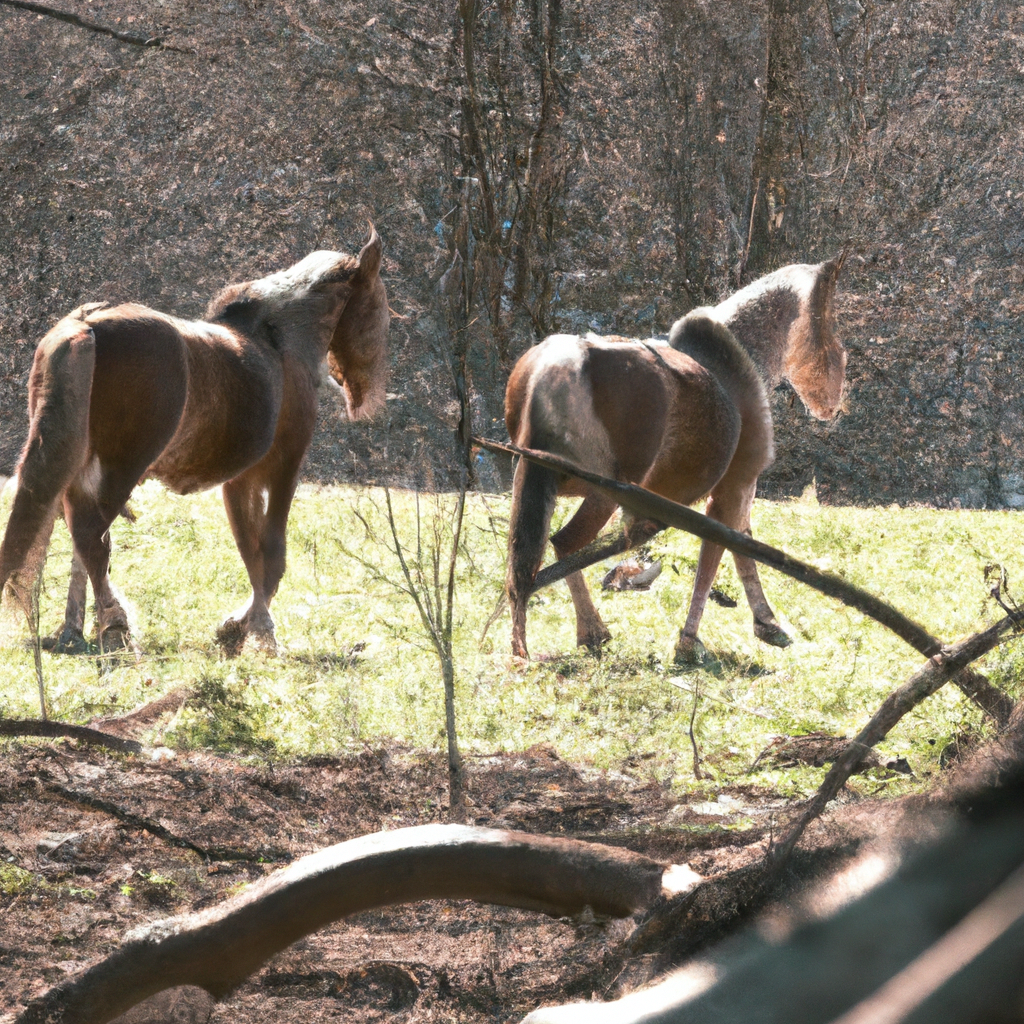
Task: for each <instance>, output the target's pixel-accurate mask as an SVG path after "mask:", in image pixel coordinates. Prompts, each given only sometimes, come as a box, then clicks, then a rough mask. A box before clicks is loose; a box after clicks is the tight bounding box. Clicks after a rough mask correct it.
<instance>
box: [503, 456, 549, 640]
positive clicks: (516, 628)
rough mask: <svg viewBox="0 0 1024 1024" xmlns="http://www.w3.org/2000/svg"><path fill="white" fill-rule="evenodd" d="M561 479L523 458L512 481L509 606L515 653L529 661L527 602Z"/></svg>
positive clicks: (509, 541) (542, 553) (542, 551)
mask: <svg viewBox="0 0 1024 1024" xmlns="http://www.w3.org/2000/svg"><path fill="white" fill-rule="evenodd" d="M557 493H558V476H557V474H555V473H553V472H552V471H551V470H549V469H544V468H543V467H541V466H538V465H536V464H535V463H532V462H527V461H526V459H520V460H519V465H518V466H517V467H516V475H515V479H514V480H513V482H512V511H511V513H510V515H509V528H508V578H507V587H508V603H509V607H510V608H511V610H512V654H513V656H515V657H517V658H529V656H530V654H529V651H528V650H527V648H526V602H527V601H528V600H529V597H530V589H531V587H532V585H533V579H534V577H535V576H536V575H537V570H538V569H539V568H540V563H541V561H542V560H543V558H544V548H545V547H546V546H547V542H548V526H549V525H550V523H551V514H552V513H553V512H554V509H555V496H556V494H557Z"/></svg>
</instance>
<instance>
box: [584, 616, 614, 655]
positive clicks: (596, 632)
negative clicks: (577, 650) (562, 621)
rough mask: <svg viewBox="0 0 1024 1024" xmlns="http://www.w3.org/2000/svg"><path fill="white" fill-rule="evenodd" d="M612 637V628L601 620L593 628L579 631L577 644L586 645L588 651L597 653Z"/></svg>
mask: <svg viewBox="0 0 1024 1024" xmlns="http://www.w3.org/2000/svg"><path fill="white" fill-rule="evenodd" d="M611 638H612V633H611V630H610V629H609V628H608V627H607V626H606V625H605V624H604V623H603V622H601V623H599V624H598V625H597V626H596V627H594V628H592V629H587V630H583V631H577V633H576V646H577V647H586V648H587V650H588V651H593V652H594V653H595V654H597V653H598V652H599V651H600V650H601V648H602V647H604V645H605V644H606V643H608V641H609V640H611Z"/></svg>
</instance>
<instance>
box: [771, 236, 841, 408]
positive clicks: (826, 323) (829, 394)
mask: <svg viewBox="0 0 1024 1024" xmlns="http://www.w3.org/2000/svg"><path fill="white" fill-rule="evenodd" d="M845 259H846V252H845V250H844V251H843V252H842V253H841V254H840V255H839V256H837V257H836V258H835V259H831V260H827V261H826V262H825V263H819V264H818V265H817V266H815V267H808V268H807V269H808V270H809V271H810V273H811V275H812V281H811V285H810V288H809V289H808V290H807V292H806V297H805V299H804V301H803V302H802V303H801V305H802V307H803V308H802V309H801V312H800V316H798V317H797V319H796V320H795V321H794V322H793V325H792V327H791V329H790V342H789V346H788V349H787V351H786V356H785V369H784V372H785V376H786V377H787V378H788V380H789V382H790V384H792V385H793V388H794V389H795V391H796V393H797V394H798V395H799V396H800V398H801V400H802V401H803V403H804V405H805V406H806V407H807V411H808V412H809V413H810V414H811V415H812V416H814V417H815V418H816V419H819V420H830V419H833V418H834V417H835V415H836V414H837V413H838V412H839V410H840V409H841V408H842V403H843V385H844V383H845V381H846V349H845V348H844V347H843V345H842V342H840V341H839V340H838V339H837V338H836V336H835V334H834V332H833V330H832V324H833V319H834V318H833V303H834V300H835V294H836V281H837V280H838V278H839V272H840V271H841V270H842V268H843V263H844V261H845Z"/></svg>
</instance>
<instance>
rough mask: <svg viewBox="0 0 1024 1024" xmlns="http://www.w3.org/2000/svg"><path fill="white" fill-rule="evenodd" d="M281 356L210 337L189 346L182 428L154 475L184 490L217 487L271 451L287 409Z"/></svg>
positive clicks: (159, 460)
mask: <svg viewBox="0 0 1024 1024" xmlns="http://www.w3.org/2000/svg"><path fill="white" fill-rule="evenodd" d="M281 378H282V374H281V367H280V361H279V360H276V359H275V358H274V357H273V356H270V355H266V354H264V353H261V352H259V351H248V350H246V349H241V350H238V349H236V348H233V347H231V346H227V345H221V344H218V343H216V339H214V341H213V342H211V341H210V340H205V341H204V343H203V344H202V345H200V346H197V345H195V344H191V343H190V345H189V392H188V400H187V402H186V404H185V409H184V412H183V414H182V416H181V420H180V423H179V425H178V429H177V431H176V432H175V434H174V436H173V438H171V441H170V443H169V444H168V445H167V447H166V448H165V449H164V451H163V452H162V453H161V454H160V457H159V458H158V459H156V460H155V461H154V463H153V464H152V466H151V467H150V471H149V472H150V475H151V476H155V477H157V478H158V479H159V480H161V481H163V483H164V484H166V485H167V486H168V487H169V488H171V489H172V490H174V491H177V492H178V493H179V494H188V493H191V492H193V491H199V490H205V489H206V488H209V487H215V486H217V485H218V484H222V483H224V482H225V481H227V480H231V479H233V478H234V477H236V476H238V475H239V474H240V473H242V472H244V471H245V470H246V469H248V468H249V467H250V466H253V465H255V464H256V463H257V462H259V461H260V459H262V458H263V457H264V456H265V455H266V454H267V452H268V451H269V450H270V447H271V445H272V444H273V441H274V434H275V431H276V429H277V419H278V413H279V411H280V408H281V395H282V389H283V388H282V379H281Z"/></svg>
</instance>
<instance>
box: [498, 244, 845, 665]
mask: <svg viewBox="0 0 1024 1024" xmlns="http://www.w3.org/2000/svg"><path fill="white" fill-rule="evenodd" d="M843 259H844V257H843V256H839V257H837V258H836V259H833V260H829V261H828V262H825V263H819V264H816V265H808V264H794V265H792V266H788V267H783V268H782V269H781V270H777V271H775V272H774V273H772V274H768V275H767V276H765V277H762V278H761V279H760V280H758V281H755V282H754V283H753V284H751V285H748V286H747V287H746V288H743V289H742V290H740V291H739V292H737V293H736V294H735V295H733V296H731V297H730V298H728V299H726V300H725V301H724V302H722V303H721V304H720V305H718V306H715V307H705V308H701V309H695V310H693V311H692V312H690V313H689V314H687V315H686V316H685V317H683V318H682V319H681V320H679V321H677V322H676V323H675V324H674V325H673V327H672V332H671V334H670V336H669V340H668V343H667V344H666V343H664V342H657V341H634V340H629V339H626V338H619V337H597V336H595V335H586V336H585V337H577V336H575V335H565V334H556V335H552V336H551V337H549V338H547V339H545V340H544V341H542V342H541V343H540V344H539V345H536V346H535V347H533V348H531V349H530V350H529V351H527V352H526V353H525V354H524V355H523V356H522V358H521V359H520V360H519V362H518V363H517V364H516V365H515V367H514V368H513V370H512V374H511V376H510V378H509V382H508V387H507V389H506V392H505V423H506V426H507V427H508V432H509V437H510V438H511V439H512V441H513V443H515V444H517V445H519V446H520V447H522V448H533V449H537V450H540V451H545V452H551V453H552V454H555V455H559V456H562V457H563V458H565V459H568V460H569V461H571V462H574V463H576V464H577V465H579V466H581V467H583V468H584V469H588V470H590V471H591V472H594V473H600V474H602V475H604V476H609V477H614V478H616V479H619V480H625V481H628V482H630V483H635V484H640V485H642V486H644V487H647V488H649V489H650V490H652V491H655V492H656V493H657V494H660V495H663V496H664V497H666V498H671V499H672V500H673V501H678V502H680V503H681V504H685V505H690V504H692V503H693V502H695V501H697V500H698V499H700V498H702V497H704V496H705V495H707V496H708V503H707V509H706V512H707V514H708V515H709V516H711V517H712V518H714V519H717V520H718V521H719V522H722V523H724V524H725V525H726V526H729V527H732V528H733V529H735V530H741V531H744V530H745V531H749V530H750V508H751V504H752V503H753V499H754V491H755V488H756V486H757V478H758V476H759V475H760V473H761V472H762V471H763V470H764V469H765V467H766V466H768V465H769V464H770V462H771V461H772V458H773V455H774V452H773V430H772V418H771V412H770V410H769V405H768V397H767V395H768V392H769V391H770V390H771V389H773V388H774V387H775V386H776V385H777V384H778V383H779V382H780V381H781V380H782V378H786V379H787V380H789V382H790V383H791V384H792V385H793V387H794V389H795V390H796V392H797V394H799V395H800V397H801V399H802V400H803V402H804V404H805V405H806V407H807V409H808V410H809V412H810V413H811V415H813V416H815V417H816V418H818V419H822V420H825V419H831V418H832V417H834V416H835V414H836V413H837V412H838V410H839V406H840V402H841V400H842V390H843V382H844V378H845V371H846V352H845V350H844V348H843V346H842V345H841V344H840V342H839V341H837V340H836V338H835V337H834V335H833V332H832V321H833V309H832V305H833V299H834V296H835V288H836V280H837V278H838V275H839V271H840V270H841V269H842V264H843ZM559 494H562V495H579V496H581V497H582V498H583V502H582V504H581V505H580V506H579V508H578V509H577V510H576V513H575V515H574V516H573V517H572V519H570V520H569V522H568V523H567V524H566V525H565V526H564V527H562V529H561V530H559V531H558V532H557V533H556V534H555V535H554V536H553V537H552V538H551V543H552V545H553V546H554V549H555V555H556V557H558V558H560V559H561V558H565V557H566V556H567V555H570V554H572V553H573V552H574V551H578V550H579V549H580V548H582V547H584V546H586V545H587V544H589V543H590V542H591V541H592V540H593V539H594V538H595V537H596V536H597V534H598V532H599V531H600V529H601V528H602V527H603V526H604V524H605V523H606V522H607V521H608V519H609V518H610V517H611V515H612V513H613V512H614V511H615V508H616V505H615V502H614V500H613V499H611V498H609V497H607V496H606V495H604V494H600V493H598V492H596V491H594V490H591V489H590V488H588V487H587V486H586V485H583V484H581V483H580V482H578V481H576V480H574V479H572V478H571V477H568V476H560V475H559V474H557V473H555V472H553V471H552V470H549V469H545V468H542V467H540V466H537V465H535V464H531V463H529V462H527V461H526V460H520V462H519V465H518V467H517V469H516V473H515V479H514V482H513V489H512V513H511V522H510V525H509V558H508V594H509V603H510V605H511V607H512V651H513V654H515V655H516V656H518V657H522V658H526V657H528V656H529V654H528V651H527V646H526V602H527V599H528V597H529V595H530V592H531V587H532V583H533V579H534V577H535V576H536V574H537V570H538V569H539V567H540V564H541V561H542V559H543V555H544V548H545V545H546V543H547V531H548V527H549V524H550V522H551V515H552V512H553V509H554V504H555V497H556V495H559ZM658 528H659V527H658V525H657V524H653V523H635V522H633V523H630V522H628V521H627V524H626V529H627V532H628V535H629V540H630V542H631V543H632V544H634V545H635V544H640V543H643V541H645V540H647V539H649V537H650V536H652V535H653V533H655V532H656V531H657V529H658ZM722 550H723V549H722V548H721V547H720V546H719V545H717V544H710V543H707V542H705V543H703V544H702V546H701V553H700V559H699V562H698V567H697V576H696V579H695V581H694V586H693V596H692V598H691V601H690V611H689V614H688V615H687V618H686V623H685V625H684V626H683V628H682V630H681V631H680V634H679V640H678V643H677V645H676V657H677V659H678V660H681V661H699V660H701V659H702V658H703V648H702V646H701V644H700V641H699V640H698V639H697V630H698V628H699V626H700V620H701V616H702V615H703V612H704V608H705V605H706V604H707V599H708V594H709V593H710V591H711V585H712V582H713V581H714V577H715V573H716V572H717V570H718V563H719V561H720V560H721V557H722ZM736 568H737V571H738V572H739V576H740V579H741V580H742V582H743V587H744V590H745V592H746V595H747V601H748V603H749V604H750V608H751V611H752V612H753V615H754V633H755V634H756V635H757V636H758V637H759V638H760V639H761V640H764V641H765V642H766V643H769V644H773V645H775V646H778V647H785V646H787V645H788V644H789V643H790V639H789V637H788V636H787V635H786V633H785V632H784V631H783V629H782V628H781V627H780V626H779V623H778V622H777V620H776V618H775V615H774V613H773V612H772V609H771V607H770V606H769V604H768V601H767V599H766V598H765V595H764V591H763V590H762V589H761V582H760V579H759V578H758V574H757V567H756V564H755V563H754V562H753V561H751V560H750V559H749V558H741V557H738V556H737V557H736ZM566 583H567V584H568V586H569V591H570V593H571V594H572V599H573V604H574V605H575V609H576V639H577V642H578V643H579V644H580V645H583V646H587V647H592V648H596V647H598V646H600V645H601V644H602V643H604V642H605V641H606V640H608V639H609V637H610V635H611V634H610V633H609V631H608V628H607V626H605V624H604V622H603V621H602V620H601V616H600V615H599V614H598V611H597V609H596V608H595V607H594V603H593V601H592V599H591V597H590V592H589V591H588V589H587V586H586V583H585V582H584V580H583V576H582V574H581V573H579V572H577V573H573V574H572V575H570V576H568V577H567V578H566Z"/></svg>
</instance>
